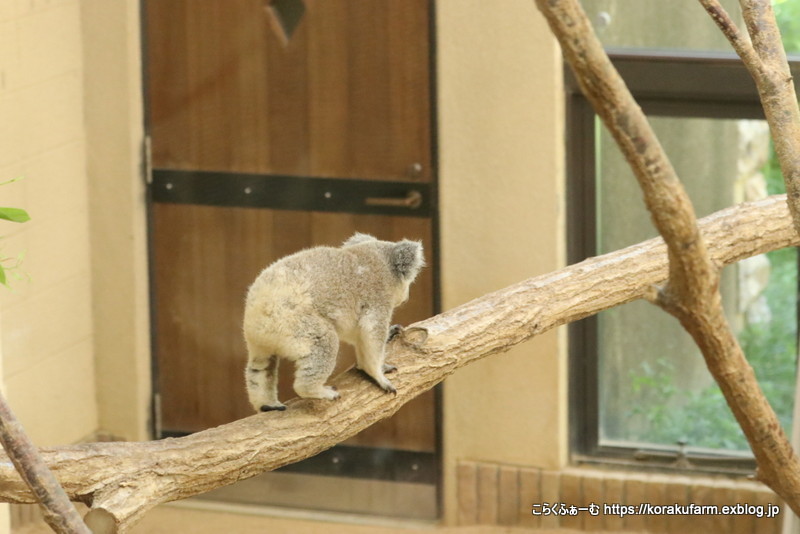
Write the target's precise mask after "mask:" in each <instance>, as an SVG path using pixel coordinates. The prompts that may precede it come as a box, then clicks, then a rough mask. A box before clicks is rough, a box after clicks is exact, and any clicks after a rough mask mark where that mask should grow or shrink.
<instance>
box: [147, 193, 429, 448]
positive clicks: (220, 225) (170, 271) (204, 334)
mask: <svg viewBox="0 0 800 534" xmlns="http://www.w3.org/2000/svg"><path fill="white" fill-rule="evenodd" d="M152 216H153V223H154V224H153V228H154V231H153V234H152V243H153V255H154V265H155V269H154V274H155V288H156V292H155V305H156V310H157V313H156V317H157V324H156V332H157V337H156V353H157V355H158V369H159V379H160V387H159V390H160V392H161V425H162V428H163V429H164V430H165V431H167V433H182V432H194V431H197V430H202V429H205V428H208V427H210V426H216V425H220V424H224V423H228V422H230V421H233V420H235V419H238V418H241V417H246V416H248V415H251V414H252V413H253V411H252V408H251V407H250V405H249V404H248V403H247V399H246V394H245V389H244V365H245V362H246V359H247V352H246V350H245V346H244V340H243V337H242V333H241V325H242V317H243V313H244V297H245V294H246V292H247V288H248V287H249V285H250V284H251V283H252V281H253V280H254V279H255V277H256V276H257V275H258V273H259V272H261V270H262V269H263V268H264V267H266V266H267V265H268V264H270V263H271V262H273V261H275V260H276V259H278V258H280V257H282V256H285V255H287V254H290V253H293V252H296V251H297V250H300V249H302V248H307V247H310V246H317V245H333V246H338V245H339V244H341V243H342V242H343V241H344V240H345V239H347V238H348V237H350V236H351V235H352V234H353V233H354V232H355V231H357V230H358V231H361V232H367V233H371V234H373V235H375V236H376V237H378V238H379V239H384V240H391V241H395V240H399V239H402V238H404V237H405V238H409V239H419V240H422V241H423V242H424V243H431V242H432V236H431V225H430V221H429V220H428V219H424V218H408V217H385V216H379V215H347V214H344V215H343V214H338V213H324V212H300V211H280V210H266V209H261V210H259V209H249V208H231V207H210V206H197V205H190V204H163V203H157V204H154V206H153V211H152ZM432 295H433V276H432V271H431V269H430V268H427V269H424V270H423V271H422V273H420V276H419V277H418V279H417V281H416V282H415V283H414V285H412V286H411V292H410V298H409V301H408V302H407V303H406V304H405V305H403V306H402V307H400V308H398V309H397V311H396V312H395V315H394V318H393V320H394V322H395V323H400V324H409V323H412V322H415V321H418V320H421V319H424V318H426V317H430V316H431V315H432V314H433V302H432ZM353 362H354V353H353V351H352V349H351V348H350V346H349V345H342V349H341V351H340V355H339V361H338V365H337V367H336V370H335V371H334V375H333V376H335V375H336V374H338V373H340V372H342V371H344V370H345V369H347V368H349V367H350V366H352V365H353ZM280 377H281V379H280V390H279V391H280V398H281V399H283V400H286V399H289V398H292V397H295V396H296V394H295V393H294V391H293V390H292V381H293V366H292V365H291V363H289V362H285V363H284V364H283V365H282V366H281V372H280ZM342 394H344V395H346V394H347V393H346V392H342ZM434 423H435V422H434V395H433V392H428V393H426V394H424V395H422V396H420V397H419V398H417V399H415V400H413V401H412V402H410V403H409V404H408V405H406V406H404V407H403V408H402V409H401V410H400V411H399V412H398V413H397V414H395V415H394V416H393V417H392V418H390V419H387V420H385V421H382V422H379V423H377V424H376V425H373V426H372V427H370V428H369V429H367V430H365V431H364V432H362V433H361V434H359V435H357V436H355V437H354V438H352V439H351V440H349V441H348V442H347V443H348V444H351V445H368V446H379V447H391V448H397V449H405V450H416V451H428V452H431V451H433V450H435V436H434V429H435V424H434Z"/></svg>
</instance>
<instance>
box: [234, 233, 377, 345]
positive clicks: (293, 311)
mask: <svg viewBox="0 0 800 534" xmlns="http://www.w3.org/2000/svg"><path fill="white" fill-rule="evenodd" d="M381 267H383V269H387V267H386V266H385V262H384V265H383V266H382V265H381V261H380V258H379V257H378V256H376V255H374V254H366V255H364V254H355V253H353V252H351V251H345V250H341V249H334V248H328V247H318V248H314V249H309V250H306V251H302V252H299V253H297V254H293V255H291V256H287V257H286V258H283V259H281V260H279V261H277V262H275V263H274V264H272V265H271V266H269V267H268V268H266V269H265V270H264V271H263V272H262V273H261V274H260V275H259V277H258V278H257V279H256V281H255V282H254V283H253V285H252V286H251V287H250V290H249V292H248V296H247V302H246V304H245V318H244V333H245V338H246V339H247V342H248V344H249V345H251V346H257V347H258V352H260V353H262V354H264V356H269V355H271V354H277V355H279V356H282V357H284V358H288V359H295V358H297V357H299V356H300V355H302V354H303V353H304V352H305V351H307V350H308V349H309V347H310V344H312V343H313V341H314V339H315V338H317V337H318V336H320V335H321V334H323V333H325V331H330V330H331V329H333V330H335V331H336V332H337V334H338V335H339V337H340V338H342V339H343V340H345V341H350V338H351V337H352V332H353V331H354V330H355V329H356V328H357V325H358V318H359V316H360V314H362V313H363V312H364V310H365V309H368V308H369V306H370V302H371V301H372V300H376V301H380V300H381V299H382V298H385V296H384V295H385V293H386V289H385V288H382V287H381V285H380V284H379V283H375V282H376V281H377V280H380V276H379V275H380V274H381V273H378V272H376V271H380V269H381ZM384 275H385V273H384Z"/></svg>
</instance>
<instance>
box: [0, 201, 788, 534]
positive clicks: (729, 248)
mask: <svg viewBox="0 0 800 534" xmlns="http://www.w3.org/2000/svg"><path fill="white" fill-rule="evenodd" d="M700 229H701V230H702V233H703V234H704V236H705V238H706V240H707V242H708V243H710V244H711V245H710V248H709V253H710V255H711V258H712V260H713V261H714V262H715V263H716V264H719V265H724V264H730V263H733V262H736V261H739V260H742V259H744V258H746V257H750V256H753V255H756V254H761V253H763V252H767V251H770V250H774V249H778V248H783V247H787V246H793V245H798V244H800V240H798V238H797V234H796V233H795V232H794V229H793V227H792V222H791V216H790V215H789V212H788V209H787V207H786V203H785V197H784V196H778V197H770V198H769V199H765V200H763V201H759V202H754V203H748V204H742V205H739V206H735V207H733V208H729V209H726V210H723V211H720V212H718V213H716V214H714V215H711V216H709V217H706V218H705V219H703V220H702V221H701V224H700ZM734 229H735V231H734ZM667 275H668V268H667V252H666V247H665V245H664V242H663V240H661V239H660V238H659V239H652V240H650V241H646V242H644V243H641V244H639V245H635V246H632V247H629V248H626V249H623V250H620V251H617V252H614V253H611V254H606V255H604V256H598V257H595V258H591V259H588V260H586V261H584V262H582V263H579V264H576V265H572V266H570V267H567V268H565V269H561V270H559V271H556V272H553V273H549V274H546V275H542V276H538V277H535V278H531V279H529V280H526V281H524V282H521V283H518V284H516V285H513V286H510V287H508V288H505V289H502V290H500V291H497V292H494V293H490V294H488V295H485V296H483V297H481V298H479V299H476V300H473V301H471V302H469V303H467V304H464V305H462V306H460V307H458V308H454V309H452V310H449V311H447V312H445V313H442V314H440V315H437V316H435V317H432V318H430V319H427V320H425V321H422V322H420V323H417V324H415V325H412V327H410V328H407V329H406V332H405V334H404V335H403V336H402V337H401V338H399V339H398V340H396V341H393V342H392V343H391V345H390V347H389V351H388V359H389V361H391V362H392V363H394V364H396V365H397V367H398V372H397V374H396V375H394V376H393V378H392V381H393V382H394V384H395V386H396V387H397V395H387V394H384V393H383V392H382V391H380V390H379V389H378V388H377V387H375V386H374V385H373V384H372V382H370V381H368V380H364V378H363V377H362V376H360V375H359V374H358V373H356V372H354V371H349V372H346V373H343V374H342V375H340V376H338V377H337V378H336V379H334V380H333V382H332V383H333V384H334V385H336V386H337V387H338V389H339V391H341V392H342V397H341V398H340V399H339V400H337V401H335V402H325V401H312V400H303V399H294V400H292V401H289V402H288V409H287V411H285V412H269V413H264V414H259V415H254V416H251V417H247V418H245V419H241V420H238V421H234V422H232V423H229V424H226V425H222V426H219V427H216V428H212V429H209V430H205V431H202V432H198V433H196V434H192V435H190V436H186V437H182V438H175V439H165V440H160V441H150V442H140V443H91V444H83V445H74V446H68V447H58V448H51V449H45V450H43V451H42V455H43V457H44V459H45V461H46V462H47V464H48V465H49V466H50V468H51V469H52V470H53V472H54V474H55V475H56V476H57V477H58V479H59V480H60V481H61V483H62V485H63V487H64V489H65V490H66V492H67V494H68V495H69V497H70V498H71V499H73V500H76V501H82V502H85V503H86V504H88V505H89V506H91V511H90V512H89V514H88V515H87V517H86V522H87V524H89V525H90V526H91V527H92V529H93V531H94V532H96V533H100V532H109V533H110V532H122V531H124V530H126V529H127V528H128V527H130V526H131V525H132V524H133V523H135V522H136V520H138V519H140V518H141V517H142V516H143V514H144V513H145V512H147V511H148V510H149V509H151V508H153V507H154V506H156V505H158V504H161V503H164V502H167V501H173V500H177V499H183V498H186V497H190V496H192V495H197V494H199V493H203V492H206V491H209V490H211V489H214V488H217V487H221V486H225V485H228V484H232V483H234V482H236V481H238V480H242V479H245V478H248V477H252V476H255V475H258V474H260V473H262V472H264V471H270V470H273V469H277V468H278V467H281V466H284V465H287V464H290V463H293V462H297V461H299V460H302V459H304V458H308V457H310V456H312V455H314V454H317V453H319V452H321V451H323V450H325V449H327V448H329V447H331V446H333V445H335V444H337V443H339V442H341V441H343V440H345V439H347V438H349V437H351V436H353V435H355V434H357V433H358V432H360V431H361V430H363V429H365V428H367V427H368V426H370V425H371V424H373V423H375V422H376V421H378V420H380V419H384V418H386V417H389V416H391V415H392V414H394V413H395V412H396V411H397V410H398V409H399V408H400V407H401V406H402V405H403V404H405V403H406V402H408V401H409V400H411V399H412V398H414V397H416V396H417V395H419V394H421V393H423V392H425V391H427V390H429V389H431V388H432V387H433V386H434V385H436V384H438V383H439V382H441V381H442V380H444V379H445V378H446V377H447V376H449V375H450V374H452V373H453V372H454V371H455V370H456V369H458V368H460V367H463V366H464V365H467V364H469V363H472V362H474V361H477V360H479V359H482V358H484V357H486V356H489V355H491V354H496V353H499V352H503V351H505V350H508V349H509V348H510V347H512V346H513V345H516V344H518V343H521V342H523V341H525V340H528V339H530V338H531V337H533V336H536V335H539V334H542V333H544V332H546V331H548V330H550V329H551V328H554V327H556V326H559V325H563V324H566V323H570V322H572V321H576V320H578V319H581V318H583V317H587V316H589V315H593V314H595V313H597V312H599V311H601V310H604V309H607V308H611V307H613V306H617V305H620V304H623V303H626V302H630V301H633V300H636V299H640V298H643V297H644V296H646V295H647V294H648V293H649V292H650V291H651V288H652V287H653V286H654V285H656V284H661V283H663V282H664V280H665V279H666V278H667ZM0 482H2V483H0V500H3V501H9V502H19V503H21V502H34V496H33V494H32V493H31V491H30V489H29V488H28V486H27V485H26V484H25V483H24V482H23V481H22V480H21V479H20V478H19V475H18V474H17V473H16V471H15V470H14V469H13V467H12V466H11V465H10V464H9V463H7V462H3V461H0Z"/></svg>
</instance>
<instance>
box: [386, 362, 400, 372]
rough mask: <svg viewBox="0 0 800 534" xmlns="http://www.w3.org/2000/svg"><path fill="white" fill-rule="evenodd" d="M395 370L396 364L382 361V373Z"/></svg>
mask: <svg viewBox="0 0 800 534" xmlns="http://www.w3.org/2000/svg"><path fill="white" fill-rule="evenodd" d="M395 371H397V367H396V366H394V365H390V364H388V363H384V364H383V372H384V373H394V372H395Z"/></svg>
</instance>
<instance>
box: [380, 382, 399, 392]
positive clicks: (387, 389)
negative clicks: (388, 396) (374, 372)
mask: <svg viewBox="0 0 800 534" xmlns="http://www.w3.org/2000/svg"><path fill="white" fill-rule="evenodd" d="M380 386H381V387H382V388H383V390H384V391H385V392H386V393H394V394H395V395H397V389H395V387H394V385H392V383H391V382H389V381H388V380H387V381H386V383H384V384H380Z"/></svg>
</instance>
